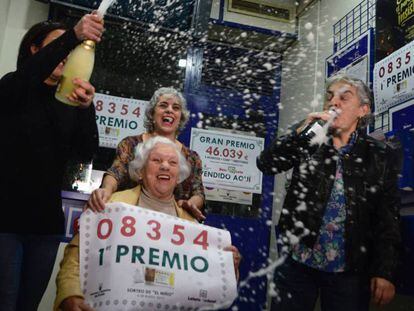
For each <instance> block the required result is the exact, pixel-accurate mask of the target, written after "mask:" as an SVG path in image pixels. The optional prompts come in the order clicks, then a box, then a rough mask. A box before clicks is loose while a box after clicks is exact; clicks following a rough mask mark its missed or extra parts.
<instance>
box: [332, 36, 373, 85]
mask: <svg viewBox="0 0 414 311" xmlns="http://www.w3.org/2000/svg"><path fill="white" fill-rule="evenodd" d="M371 33H372V30H370V31H368V32H367V33H365V34H364V35H362V36H360V37H359V38H357V39H355V40H354V42H353V43H352V44H350V45H347V47H346V48H343V49H341V50H339V51H337V52H336V53H334V54H333V55H331V56H329V57H328V58H327V59H326V66H325V69H326V73H325V74H326V78H330V77H331V76H333V75H336V74H346V75H349V76H352V77H355V78H358V79H361V80H362V81H364V82H365V83H366V84H369V81H370V80H369V64H370V59H369V57H370V51H371V37H372V35H371Z"/></svg>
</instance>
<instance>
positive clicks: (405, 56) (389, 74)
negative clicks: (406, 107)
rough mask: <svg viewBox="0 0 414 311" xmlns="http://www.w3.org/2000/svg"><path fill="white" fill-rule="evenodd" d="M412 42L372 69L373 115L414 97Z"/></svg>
mask: <svg viewBox="0 0 414 311" xmlns="http://www.w3.org/2000/svg"><path fill="white" fill-rule="evenodd" d="M413 48H414V41H412V42H410V43H408V44H407V45H405V46H403V47H402V48H401V49H399V50H397V51H395V52H394V53H392V54H391V55H389V56H388V57H386V58H384V59H383V60H381V61H380V62H378V63H376V64H375V67H374V100H375V113H376V114H379V113H383V112H386V111H388V109H390V108H391V107H393V106H396V105H398V104H400V103H403V102H405V101H407V100H409V99H411V98H413V97H414V78H413V75H414V53H413Z"/></svg>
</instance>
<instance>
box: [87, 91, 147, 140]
mask: <svg viewBox="0 0 414 311" xmlns="http://www.w3.org/2000/svg"><path fill="white" fill-rule="evenodd" d="M94 103H95V110H96V124H97V125H98V131H99V146H100V147H106V148H116V146H117V145H118V143H119V142H120V141H121V140H122V139H123V138H125V137H127V136H131V135H137V134H139V133H143V132H144V131H145V130H144V115H145V108H146V107H147V105H148V101H143V100H137V99H132V98H123V97H116V96H110V95H105V94H100V93H96V94H95V98H94Z"/></svg>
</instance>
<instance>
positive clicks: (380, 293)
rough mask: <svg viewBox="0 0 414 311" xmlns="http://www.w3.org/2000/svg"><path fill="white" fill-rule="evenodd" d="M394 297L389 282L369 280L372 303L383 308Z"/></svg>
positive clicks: (376, 279)
mask: <svg viewBox="0 0 414 311" xmlns="http://www.w3.org/2000/svg"><path fill="white" fill-rule="evenodd" d="M394 295H395V286H394V284H392V283H391V282H390V281H387V280H386V279H383V278H378V277H375V278H372V279H371V297H372V301H373V302H374V303H375V304H377V305H379V306H383V305H386V304H387V303H389V302H390V301H391V300H392V299H393V298H394Z"/></svg>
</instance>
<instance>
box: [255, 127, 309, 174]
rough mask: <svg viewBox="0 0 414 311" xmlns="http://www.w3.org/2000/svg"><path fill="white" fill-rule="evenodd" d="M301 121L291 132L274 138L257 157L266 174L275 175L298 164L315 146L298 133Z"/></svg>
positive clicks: (258, 164)
mask: <svg viewBox="0 0 414 311" xmlns="http://www.w3.org/2000/svg"><path fill="white" fill-rule="evenodd" d="M300 124H301V123H298V124H296V125H294V126H293V127H292V128H291V129H290V130H289V133H288V134H286V135H284V136H281V137H278V138H276V139H274V140H273V141H272V142H271V143H270V145H269V146H267V147H266V148H265V150H263V151H262V152H261V153H260V155H259V156H258V157H257V159H256V165H257V167H258V169H259V170H261V171H262V172H263V173H264V174H266V175H275V174H279V173H281V172H284V171H287V170H289V169H291V168H292V167H293V166H296V165H298V163H299V162H300V161H301V159H302V158H303V157H304V156H306V154H309V153H310V152H311V151H314V150H311V149H313V148H310V147H309V143H308V142H307V141H306V140H305V139H304V138H303V137H301V136H300V135H298V134H297V133H296V130H297V128H299V126H300Z"/></svg>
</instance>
